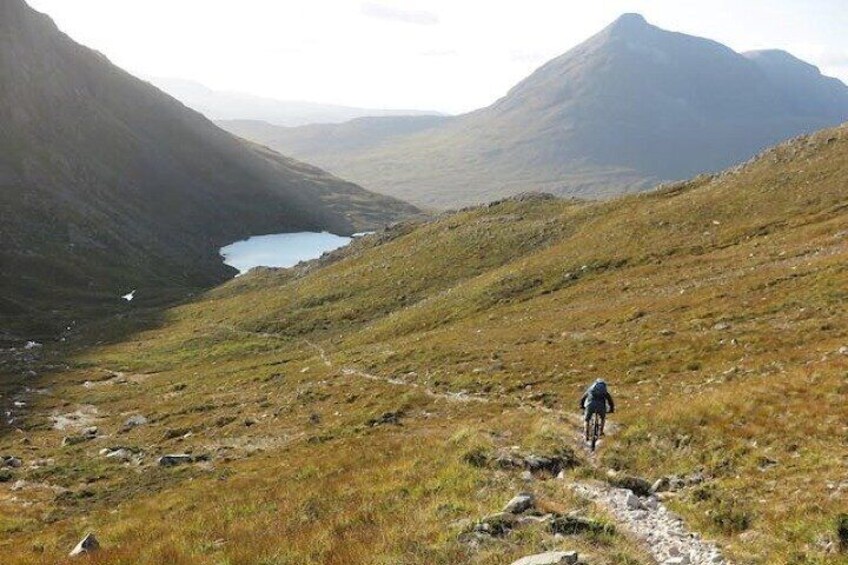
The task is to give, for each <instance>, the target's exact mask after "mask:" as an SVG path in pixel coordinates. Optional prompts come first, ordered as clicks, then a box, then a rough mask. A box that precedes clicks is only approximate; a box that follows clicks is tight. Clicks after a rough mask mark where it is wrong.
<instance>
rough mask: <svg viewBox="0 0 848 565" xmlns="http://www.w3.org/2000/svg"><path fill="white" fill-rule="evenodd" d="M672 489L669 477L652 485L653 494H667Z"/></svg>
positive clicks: (660, 479)
mask: <svg viewBox="0 0 848 565" xmlns="http://www.w3.org/2000/svg"><path fill="white" fill-rule="evenodd" d="M670 489H671V479H670V478H669V477H662V478H659V479H657V480H656V482H655V483H654V484H653V485H651V492H652V493H658V492H665V491H667V490H670Z"/></svg>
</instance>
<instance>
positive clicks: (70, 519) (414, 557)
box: [0, 127, 848, 564]
mask: <svg viewBox="0 0 848 565" xmlns="http://www.w3.org/2000/svg"><path fill="white" fill-rule="evenodd" d="M846 182H848V128H846V127H842V128H839V129H835V130H829V131H824V132H821V133H818V134H816V135H814V136H811V137H805V138H801V139H798V140H795V141H793V142H791V143H787V144H783V145H781V146H779V147H777V148H774V149H772V150H769V151H768V152H766V153H764V154H763V155H762V156H761V157H760V158H758V159H757V160H755V161H753V162H751V163H749V164H747V165H745V166H744V167H741V168H739V169H736V170H733V171H731V172H728V173H724V174H721V175H717V176H713V177H702V178H698V179H696V180H694V181H691V182H687V183H680V184H677V185H674V186H669V187H666V188H664V189H662V190H658V191H654V192H650V193H647V194H641V195H634V196H628V197H624V198H619V199H614V200H610V201H606V202H600V203H598V202H594V203H593V202H575V201H565V200H552V199H545V198H541V197H536V198H527V197H525V198H521V199H512V200H508V201H504V202H500V203H497V204H494V205H491V206H485V207H479V208H475V209H470V210H466V211H463V212H460V213H455V214H445V215H443V216H441V217H439V218H437V219H435V220H432V221H429V222H426V223H421V224H420V225H417V226H413V225H402V226H399V227H396V228H395V229H393V230H390V231H386V232H383V233H380V234H376V235H374V236H371V237H370V238H364V239H361V240H358V241H357V242H356V244H355V245H354V246H352V247H351V248H349V249H346V250H344V251H342V252H339V253H338V254H337V255H336V257H335V258H333V259H328V260H324V261H322V262H318V263H316V264H314V265H312V266H311V267H309V268H302V269H299V270H267V271H264V272H254V273H252V274H250V275H247V276H245V277H242V278H239V279H237V280H235V281H232V282H230V283H228V284H226V285H224V286H222V287H220V288H219V289H216V290H214V291H212V292H210V293H208V294H207V295H205V296H203V297H200V298H198V300H197V301H196V302H195V303H193V304H188V305H185V306H182V307H179V308H176V309H174V310H171V311H170V312H169V314H168V316H167V318H166V321H165V322H163V323H161V325H160V326H159V327H156V328H153V329H151V330H149V331H146V332H143V333H139V334H136V335H134V336H133V337H132V338H131V339H129V340H126V341H124V342H121V343H115V344H112V345H108V346H98V347H94V348H91V347H90V344H91V343H96V342H102V341H103V340H108V339H109V338H110V336H112V335H114V328H115V327H116V326H120V325H121V324H126V323H128V320H127V319H116V320H114V321H113V322H112V323H110V324H107V325H104V326H102V327H100V328H98V329H97V330H96V331H95V329H94V328H89V331H90V332H91V333H87V334H84V335H76V336H74V337H73V339H72V340H71V341H70V342H69V343H68V344H67V347H68V349H67V350H64V351H59V352H57V354H61V355H63V356H64V360H65V362H68V361H67V360H68V359H70V360H71V361H70V366H69V367H67V368H64V369H55V368H54V369H53V370H52V371H47V372H46V374H45V375H44V376H43V377H42V378H40V379H38V380H35V381H33V380H24V378H22V377H17V378H18V379H19V380H20V381H21V384H22V385H24V384H25V385H26V386H29V387H30V388H31V389H38V390H40V392H34V391H33V392H30V393H29V394H23V393H20V394H18V395H16V394H13V393H12V392H11V391H8V392H6V391H4V395H3V397H2V399H0V401H3V399H6V401H11V400H13V399H14V400H17V401H19V402H23V403H25V404H27V406H25V407H20V406H15V405H10V408H9V409H10V410H11V416H12V418H13V419H14V422H13V423H14V425H15V426H16V427H17V428H18V429H19V430H20V431H19V432H15V433H11V432H10V431H7V432H0V452H2V453H8V454H12V455H15V454H17V455H19V456H21V457H22V459H23V461H24V463H23V465H22V467H20V468H17V469H12V470H10V471H8V473H7V474H8V476H9V483H7V485H14V484H15V483H14V481H17V480H23V481H26V482H25V483H23V486H20V487H19V488H18V490H13V489H12V488H11V487H10V486H3V485H2V484H0V526H2V527H3V531H5V532H8V535H7V536H6V537H5V538H4V539H0V548H2V550H3V551H4V552H5V553H4V555H5V556H6V558H7V559H11V561H13V562H15V561H16V560H19V561H21V562H24V563H27V562H32V563H36V562H43V561H56V560H57V559H58V558H60V557H61V556H62V554H63V553H66V552H67V551H68V550H69V548H70V547H72V546H73V544H74V543H76V541H77V540H78V539H79V537H80V536H81V535H82V534H83V533H84V532H86V531H89V530H94V531H96V532H97V533H98V535H99V537H101V539H102V540H103V541H104V546H105V549H104V551H103V552H102V553H101V554H100V556H99V557H98V560H99V561H100V562H104V563H109V562H128V561H132V562H134V563H158V562H163V561H167V562H184V563H202V562H210V561H232V562H261V561H270V562H273V561H274V560H276V561H283V562H285V561H288V562H294V563H321V562H325V563H374V562H396V561H402V562H404V563H413V564H418V563H421V564H424V563H487V564H488V563H491V564H494V563H504V562H510V560H511V559H513V558H517V557H519V556H521V555H522V554H526V553H528V552H531V551H541V550H545V549H547V550H550V549H563V550H566V549H575V550H578V551H580V552H581V554H588V558H587V561H588V562H590V563H598V564H607V563H609V564H621V563H650V562H653V561H651V560H649V559H648V558H646V556H645V554H644V553H640V552H639V548H638V547H634V546H633V545H632V542H629V541H628V536H627V532H626V530H623V529H622V528H620V527H618V526H615V525H614V522H612V520H611V517H610V516H608V515H605V513H604V512H603V509H602V508H601V507H598V506H597V505H596V504H595V503H593V502H591V501H585V500H580V499H579V498H578V497H575V493H574V492H572V490H571V489H569V488H568V485H569V484H574V483H580V482H581V481H586V480H589V479H595V480H606V481H612V482H619V481H620V480H621V479H622V477H627V476H629V475H631V474H636V475H637V476H641V477H643V478H644V479H646V480H649V481H653V480H656V479H658V478H660V477H663V476H676V477H686V479H687V480H685V481H683V480H681V483H683V485H685V486H680V487H679V488H677V490H675V491H674V492H671V493H665V494H663V495H662V496H663V498H664V499H665V500H666V501H667V503H668V504H669V505H670V506H672V507H673V508H674V510H675V512H677V513H679V514H680V515H681V516H682V517H683V518H684V519H685V522H686V524H687V525H688V526H689V527H690V528H692V529H695V530H697V531H698V532H700V534H701V535H702V536H703V537H704V538H706V539H714V540H716V541H717V542H719V544H720V545H721V546H722V548H723V550H724V552H725V553H726V555H727V557H728V558H729V559H730V561H731V562H733V563H751V564H760V563H762V564H765V563H794V562H799V563H804V562H807V563H823V564H830V563H833V564H838V563H844V556H845V554H844V552H843V553H838V551H839V549H838V545H837V543H838V537H837V536H838V529H837V521H838V520H839V516H840V515H842V514H844V512H845V510H844V501H845V492H846V489H847V488H848V485H846V483H845V467H844V464H845V461H846V458H848V444H846V441H845V439H846V437H845V431H846V430H845V427H844V426H845V422H846V421H848V420H846V419H848V404H846V403H845V402H844V395H845V392H846V382H845V375H846V371H848V356H846V351H848V331H846V328H848V311H846V308H845V303H846V300H848V230H846V226H848V194H847V193H846V190H845V186H846ZM136 315H139V316H140V315H142V313H138V314H136ZM136 321H137V320H136ZM19 353H25V352H19ZM44 361H45V362H47V363H51V364H53V363H55V360H53V359H50V358H49V357H48V358H46V359H45V360H44ZM104 367H105V368H108V369H110V370H112V371H118V372H119V373H110V372H107V371H106V370H105V369H104ZM19 374H20V371H18V372H16V375H19ZM598 375H602V376H605V377H607V378H608V380H609V381H610V382H611V383H612V385H611V386H612V392H613V394H614V395H615V396H616V404H617V410H616V414H615V415H614V416H613V417H612V421H613V423H614V424H616V426H617V427H616V428H613V429H612V431H613V433H612V434H611V437H610V438H608V439H607V441H605V442H604V445H603V446H602V450H601V454H600V455H599V456H598V459H597V463H598V465H599V466H600V468H599V469H593V468H592V467H591V466H590V465H588V464H587V463H586V461H585V458H584V457H582V456H580V455H579V454H580V453H581V450H580V449H579V447H578V445H579V444H578V443H577V442H576V441H575V434H576V433H577V430H578V426H579V416H578V415H577V414H575V412H576V404H577V399H578V398H579V395H580V393H581V392H582V390H583V389H584V387H585V385H586V383H587V382H589V381H590V380H592V379H594V378H595V377H596V376H598ZM42 387H43V388H42ZM4 408H5V406H4ZM46 414H53V416H54V419H55V420H56V421H57V422H64V421H65V420H63V419H62V417H63V416H64V417H65V419H73V418H75V419H74V420H72V425H73V426H76V428H78V429H79V430H82V429H84V428H85V427H88V426H91V425H96V426H98V428H99V431H98V434H99V435H98V437H96V438H94V439H89V440H85V439H83V440H81V441H80V442H79V443H76V444H72V445H67V446H65V447H59V446H60V443H61V438H62V436H63V435H71V434H76V435H79V433H81V432H80V431H77V432H72V431H68V430H65V431H62V430H58V429H51V428H50V427H49V426H48V425H46V423H45V415H46ZM130 414H141V415H144V416H145V417H146V418H147V423H146V424H144V425H140V426H136V427H130V428H129V429H127V426H126V425H125V422H126V420H127V418H128V415H130ZM6 430H9V428H6ZM122 430H123V431H122ZM21 437H24V438H26V442H23V443H21V442H20V438H21ZM117 438H120V439H117ZM119 446H124V448H125V452H124V453H123V454H122V456H123V457H125V458H126V460H125V462H124V463H121V462H120V461H119V460H117V459H115V458H114V457H112V458H109V457H106V455H103V454H100V450H101V449H106V450H107V451H106V452H105V453H111V452H110V451H108V450H109V449H115V448H116V447H119ZM568 446H572V447H573V448H574V451H575V452H576V453H578V457H577V459H578V460H580V461H573V460H572V458H573V456H574V454H573V453H571V452H570V450H569V449H567V447H568ZM174 452H188V453H191V454H193V455H194V456H198V457H199V458H200V459H199V461H196V462H195V463H192V464H187V465H185V466H182V467H178V468H166V467H161V466H158V465H157V464H156V460H157V457H158V456H160V455H163V454H166V453H174ZM527 453H532V454H535V455H537V456H539V457H541V456H546V457H559V458H560V461H561V462H562V461H569V462H570V463H569V465H567V466H566V467H568V466H570V465H571V464H573V463H577V467H576V468H575V469H570V468H566V469H565V470H564V477H565V478H564V480H562V481H557V480H533V481H528V480H527V479H526V476H525V477H522V471H523V470H524V469H523V468H522V467H521V463H518V464H517V466H512V465H513V463H511V462H513V461H515V460H516V458H517V457H518V456H519V455H522V456H523V455H525V454H527ZM116 457H117V456H116ZM607 471H613V473H609V474H608V473H607ZM553 474H556V473H553ZM535 476H536V477H537V478H539V479H551V478H552V474H551V473H547V472H545V471H544V470H543V469H542V470H539V469H537V470H536V475H535ZM624 482H626V481H624ZM634 482H635V481H630V484H633V483H634ZM596 484H597V483H596ZM63 489H67V491H65V490H63ZM528 490H529V491H532V492H533V493H534V494H535V495H536V496H537V497H538V499H539V501H540V502H539V507H540V508H541V511H540V513H555V514H557V515H560V516H566V517H567V516H568V515H569V513H577V514H579V515H580V516H583V517H586V516H589V517H591V520H590V521H588V522H585V521H583V522H579V523H575V522H571V524H572V528H571V529H566V530H565V532H564V533H565V537H564V538H563V537H554V532H555V530H554V529H553V527H552V526H549V525H548V524H549V523H548V522H545V521H544V520H542V521H538V522H537V521H535V520H533V518H532V517H527V519H526V520H525V521H524V525H523V526H520V527H518V526H517V527H516V528H515V530H517V531H506V532H502V533H501V534H500V537H499V535H495V536H487V535H476V534H475V533H474V527H475V524H476V523H478V522H479V520H480V519H481V518H482V517H483V516H487V515H491V514H492V513H494V512H496V511H497V510H498V509H499V508H501V507H502V506H503V504H504V503H506V502H507V501H508V500H509V499H510V498H511V497H512V496H513V495H514V494H515V493H516V492H518V491H528ZM55 492H61V493H62V494H61V495H59V496H57V495H56V494H55ZM501 520H506V521H507V522H508V520H507V519H506V518H504V517H503V516H502V515H501ZM502 523H503V522H502ZM555 523H556V522H555ZM506 529H507V530H509V529H510V528H506ZM478 533H479V532H478ZM560 533H562V532H560Z"/></svg>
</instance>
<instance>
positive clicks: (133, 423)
mask: <svg viewBox="0 0 848 565" xmlns="http://www.w3.org/2000/svg"><path fill="white" fill-rule="evenodd" d="M146 424H147V418H146V417H145V416H142V415H141V414H136V415H135V416H130V417H129V418H127V421H126V422H124V426H123V428H121V430H122V431H125V432H127V431H129V430H131V429H133V428H137V427H139V426H144V425H146Z"/></svg>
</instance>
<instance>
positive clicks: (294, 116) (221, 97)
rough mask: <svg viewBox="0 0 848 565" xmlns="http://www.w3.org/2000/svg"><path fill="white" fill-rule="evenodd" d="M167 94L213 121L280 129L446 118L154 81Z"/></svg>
mask: <svg viewBox="0 0 848 565" xmlns="http://www.w3.org/2000/svg"><path fill="white" fill-rule="evenodd" d="M150 82H151V83H153V85H154V86H157V87H158V88H160V89H162V90H163V91H165V92H167V93H168V94H170V95H171V96H173V97H174V98H176V99H177V100H179V101H180V102H182V103H184V104H185V105H186V106H188V107H189V108H193V109H194V110H197V111H198V112H200V113H201V114H203V115H204V116H206V117H207V118H209V119H210V120H257V121H264V122H268V123H269V124H274V125H278V126H289V127H293V126H302V125H308V124H338V123H342V122H346V121H348V120H353V119H356V118H361V117H364V116H427V115H442V114H440V113H439V112H429V111H422V110H387V109H377V108H355V107H351V106H337V105H334V104H318V103H315V102H301V101H293V100H275V99H273V98H264V97H261V96H253V95H250V94H243V93H239V92H222V91H219V90H213V89H211V88H209V87H207V86H205V85H203V84H200V83H199V82H194V81H190V80H183V79H176V78H151V79H150Z"/></svg>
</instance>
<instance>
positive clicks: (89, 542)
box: [68, 534, 100, 557]
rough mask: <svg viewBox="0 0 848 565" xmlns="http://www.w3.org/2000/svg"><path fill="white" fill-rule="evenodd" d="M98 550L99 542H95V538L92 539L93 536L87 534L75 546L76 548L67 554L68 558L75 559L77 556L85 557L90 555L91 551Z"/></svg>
mask: <svg viewBox="0 0 848 565" xmlns="http://www.w3.org/2000/svg"><path fill="white" fill-rule="evenodd" d="M98 549H100V542H98V541H97V538H96V537H94V534H88V535H86V536H85V537H84V538H82V540H81V541H80V542H79V543H78V544H77V546H76V547H75V548H74V549H73V550H71V552H70V553H69V554H68V557H77V556H78V555H85V554H86V553H91V552H93V551H97V550H98Z"/></svg>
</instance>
